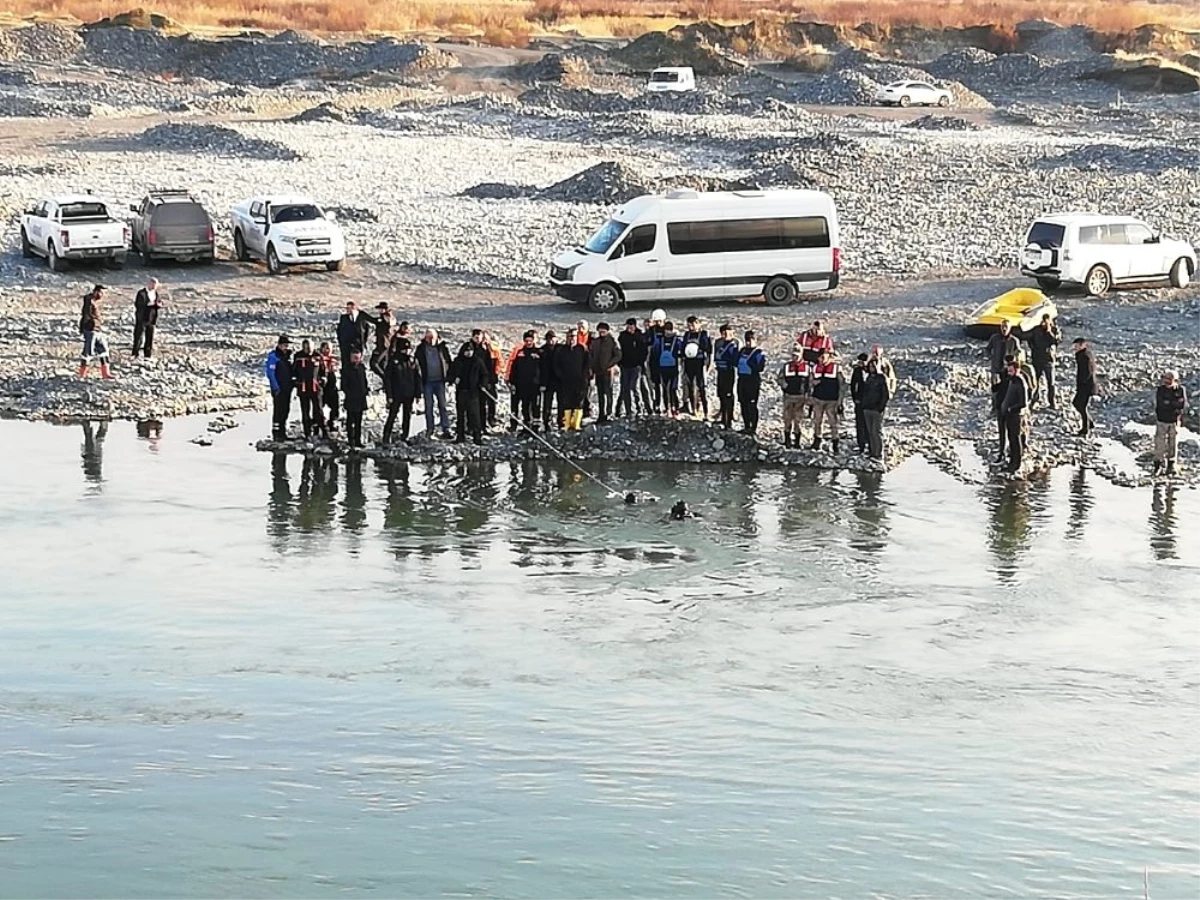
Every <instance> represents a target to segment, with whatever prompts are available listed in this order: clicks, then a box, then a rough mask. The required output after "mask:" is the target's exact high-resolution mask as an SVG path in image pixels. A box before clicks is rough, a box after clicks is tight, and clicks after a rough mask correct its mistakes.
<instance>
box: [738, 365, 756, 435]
mask: <svg viewBox="0 0 1200 900" xmlns="http://www.w3.org/2000/svg"><path fill="white" fill-rule="evenodd" d="M761 390H762V381H761V379H759V378H739V379H738V382H737V395H738V405H739V406H741V408H742V425H743V427H744V428H745V429H746V431H748V432H749V433H750V434H754V433H755V432H756V431H758V395H759V391H761Z"/></svg>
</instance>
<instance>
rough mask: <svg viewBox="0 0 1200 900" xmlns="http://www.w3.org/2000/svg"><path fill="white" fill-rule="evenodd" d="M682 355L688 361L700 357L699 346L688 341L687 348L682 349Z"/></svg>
mask: <svg viewBox="0 0 1200 900" xmlns="http://www.w3.org/2000/svg"><path fill="white" fill-rule="evenodd" d="M683 355H684V356H686V357H687V358H688V359H695V358H696V357H697V356H699V355H700V345H699V344H697V343H696V342H695V341H688V342H687V346H686V347H684V348H683Z"/></svg>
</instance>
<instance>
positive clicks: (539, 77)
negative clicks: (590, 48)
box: [520, 53, 592, 86]
mask: <svg viewBox="0 0 1200 900" xmlns="http://www.w3.org/2000/svg"><path fill="white" fill-rule="evenodd" d="M520 76H521V78H522V79H523V80H525V81H528V82H530V83H532V84H563V85H568V86H582V85H586V84H588V82H589V81H590V80H591V78H592V67H591V66H590V65H588V62H587V60H585V59H583V58H582V57H579V56H574V55H564V54H562V53H547V54H546V55H545V56H543V57H542V58H541V59H539V60H538V61H537V62H534V63H531V64H529V65H527V66H522V67H521V69H520Z"/></svg>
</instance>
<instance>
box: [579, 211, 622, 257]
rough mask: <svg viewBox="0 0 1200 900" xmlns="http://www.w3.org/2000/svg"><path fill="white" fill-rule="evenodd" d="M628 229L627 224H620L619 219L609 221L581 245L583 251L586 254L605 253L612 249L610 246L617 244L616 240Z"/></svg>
mask: <svg viewBox="0 0 1200 900" xmlns="http://www.w3.org/2000/svg"><path fill="white" fill-rule="evenodd" d="M628 227H629V223H628V222H622V221H621V220H620V219H609V220H608V221H607V222H605V223H604V224H603V225H601V226H600V228H599V230H598V231H597V232H596V233H595V234H593V235H592V237H591V239H590V240H588V242H587V243H586V244H584V245H583V249H584V250H586V251H587V252H588V253H607V252H608V251H609V250H611V249H612V245H613V244H615V243H616V242H617V238H619V237H620V236H621V235H623V234H624V233H625V229H626V228H628Z"/></svg>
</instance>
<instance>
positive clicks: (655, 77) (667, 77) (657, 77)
mask: <svg viewBox="0 0 1200 900" xmlns="http://www.w3.org/2000/svg"><path fill="white" fill-rule="evenodd" d="M650 80H651V81H678V80H679V73H678V72H651V73H650Z"/></svg>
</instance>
